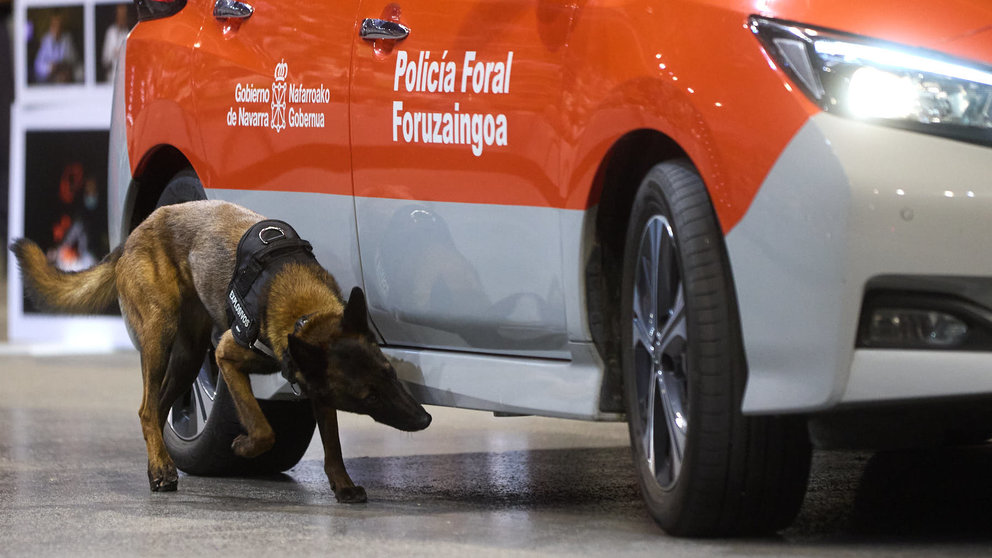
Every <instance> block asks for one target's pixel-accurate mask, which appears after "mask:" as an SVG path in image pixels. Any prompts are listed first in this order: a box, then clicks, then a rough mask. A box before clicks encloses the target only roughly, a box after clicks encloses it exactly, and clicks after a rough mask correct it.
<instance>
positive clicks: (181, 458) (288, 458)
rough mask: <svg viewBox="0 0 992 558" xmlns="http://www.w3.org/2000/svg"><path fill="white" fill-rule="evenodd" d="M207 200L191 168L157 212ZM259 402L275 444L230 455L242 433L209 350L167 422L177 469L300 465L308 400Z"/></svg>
mask: <svg viewBox="0 0 992 558" xmlns="http://www.w3.org/2000/svg"><path fill="white" fill-rule="evenodd" d="M205 199H207V196H206V194H205V192H204V190H203V185H202V184H201V183H200V180H199V178H197V176H196V173H194V172H193V170H192V169H187V170H184V171H182V172H180V173H178V174H177V175H176V176H175V177H173V178H172V180H170V181H169V184H168V185H166V187H165V189H164V190H163V191H162V194H161V195H160V196H159V199H158V203H157V204H156V206H155V208H156V209H158V208H159V207H162V206H164V205H172V204H176V203H182V202H187V201H193V200H205ZM258 403H259V406H261V408H262V412H263V413H264V414H265V418H266V419H268V421H269V424H270V425H271V426H272V430H273V432H275V436H276V443H275V445H274V446H273V447H272V449H270V450H269V451H267V452H265V453H263V454H262V455H259V456H258V457H255V458H252V459H245V458H243V457H240V456H238V455H235V454H234V452H233V451H232V450H231V443H232V442H233V441H234V438H236V437H237V436H238V435H239V434H242V433H243V432H244V429H243V428H242V427H241V423H240V422H239V421H238V416H237V411H236V410H235V408H234V401H233V400H232V399H231V395H230V393H229V392H228V390H227V385H226V384H224V381H223V378H221V377H220V375H219V374H218V370H217V363H216V361H215V360H214V351H213V348H210V349H209V350H208V351H207V354H206V355H205V356H204V359H203V364H202V365H201V367H200V372H199V374H198V375H197V377H196V380H195V381H194V382H193V385H192V386H191V387H190V389H189V391H187V392H186V393H184V394H182V395H180V396H179V398H178V399H177V400H176V401H175V402H174V403H173V404H172V406H171V408H170V411H169V414H168V416H167V417H166V421H165V428H164V429H163V438H164V439H165V447H166V449H167V450H168V452H169V455H170V456H172V460H173V461H175V463H176V467H178V468H179V469H181V470H183V471H185V472H186V473H188V474H191V475H202V476H239V475H265V474H271V473H278V472H281V471H285V470H287V469H290V468H292V467H293V466H294V465H296V464H297V463H298V462H299V461H300V459H301V458H302V457H303V454H304V453H305V452H306V450H307V447H308V446H309V445H310V440H311V439H312V438H313V431H314V427H315V424H316V421H315V420H314V417H313V411H312V410H311V408H310V402H309V400H306V399H299V400H287V401H277V400H265V399H260V400H259V401H258Z"/></svg>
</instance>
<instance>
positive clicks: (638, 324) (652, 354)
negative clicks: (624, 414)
mask: <svg viewBox="0 0 992 558" xmlns="http://www.w3.org/2000/svg"><path fill="white" fill-rule="evenodd" d="M676 248H677V244H676V239H675V235H674V233H673V232H672V226H671V224H670V223H669V221H668V219H666V218H665V217H663V216H660V215H655V216H653V217H652V218H651V219H650V220H648V222H647V223H645V225H644V228H643V230H642V233H641V239H640V245H639V247H638V252H637V260H636V265H637V268H636V270H635V276H634V296H633V301H632V304H633V314H632V315H633V319H632V322H633V323H632V324H631V327H632V328H633V351H634V375H635V383H636V386H635V387H636V394H637V415H638V416H636V417H634V420H636V421H637V422H636V423H635V425H636V426H637V432H638V435H637V439H636V440H635V443H636V444H639V447H640V450H641V452H640V453H641V455H642V458H643V460H644V461H645V465H646V466H647V470H648V471H649V472H650V474H651V477H652V478H653V479H654V481H655V482H656V483H657V484H658V486H659V487H661V488H669V487H671V486H672V485H673V484H675V481H676V480H678V477H679V473H680V472H681V470H682V463H683V459H684V456H685V448H686V435H687V432H688V428H689V423H688V404H687V403H688V398H687V381H686V350H687V344H686V308H685V290H684V286H683V283H682V273H681V269H680V264H679V259H678V254H677V252H676Z"/></svg>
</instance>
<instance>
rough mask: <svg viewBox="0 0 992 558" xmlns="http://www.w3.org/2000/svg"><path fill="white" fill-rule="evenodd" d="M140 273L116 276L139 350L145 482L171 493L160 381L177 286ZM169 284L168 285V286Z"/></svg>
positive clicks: (171, 336) (172, 471) (174, 478)
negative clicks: (146, 277) (151, 279)
mask: <svg viewBox="0 0 992 558" xmlns="http://www.w3.org/2000/svg"><path fill="white" fill-rule="evenodd" d="M143 277H145V276H144V275H143V274H141V273H130V274H127V275H123V276H119V279H118V291H119V293H120V301H121V310H122V311H123V313H124V317H125V319H127V321H128V323H129V324H130V325H131V327H132V329H133V330H134V332H135V335H136V337H137V342H138V345H139V349H140V351H141V375H142V379H143V390H142V394H141V407H140V408H139V409H138V417H139V419H140V420H141V431H142V433H143V434H144V437H145V445H146V446H147V450H148V485H149V487H150V488H151V490H152V492H171V491H174V490H176V488H177V486H178V484H179V475H178V473H177V472H176V465H175V463H173V461H172V458H171V457H169V453H168V452H167V451H166V449H165V441H164V440H163V439H162V425H163V424H164V421H165V418H164V417H163V416H160V410H159V402H160V400H161V389H162V383H163V382H164V380H165V375H166V368H167V366H168V363H169V354H170V351H171V348H172V345H173V341H174V340H175V337H176V324H177V322H178V315H179V311H178V310H179V289H178V287H177V286H175V285H176V283H175V282H172V283H171V284H170V283H167V282H164V281H159V282H155V283H154V284H150V282H149V281H145V280H143ZM170 287H171V288H170Z"/></svg>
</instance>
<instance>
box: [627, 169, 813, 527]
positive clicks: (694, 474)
mask: <svg viewBox="0 0 992 558" xmlns="http://www.w3.org/2000/svg"><path fill="white" fill-rule="evenodd" d="M621 297H622V307H621V319H622V322H621V342H622V345H621V350H622V353H621V361H622V367H623V379H624V399H625V407H626V410H627V417H628V427H629V432H630V439H631V446H632V453H633V458H634V465H635V468H636V470H637V477H638V481H639V484H640V488H641V493H642V495H643V497H644V500H645V503H646V504H647V507H648V510H649V512H650V514H651V516H652V517H653V518H654V520H655V521H656V522H657V523H658V524H659V525H660V526H661V527H662V528H663V529H664V530H665V531H666V532H668V533H669V534H672V535H679V536H730V535H755V534H765V533H769V532H773V531H776V530H778V529H781V528H784V527H786V526H788V525H789V524H790V523H791V522H792V520H793V519H794V518H795V516H796V514H797V513H798V512H799V508H800V506H801V504H802V500H803V496H804V494H805V491H806V482H807V479H808V475H809V467H810V456H811V447H810V443H809V436H808V434H807V431H806V424H805V420H804V419H803V418H802V417H746V416H744V415H742V414H741V411H740V409H741V399H742V396H743V391H744V385H745V379H746V372H747V368H746V362H745V359H744V349H743V342H742V340H741V332H740V325H739V320H738V316H737V302H736V297H735V294H734V289H733V281H732V278H731V274H730V266H729V261H728V259H727V255H726V251H725V248H724V244H723V235H722V232H721V229H720V227H719V224H718V222H717V219H716V215H715V213H714V211H713V207H712V204H711V202H710V199H709V195H708V194H707V191H706V188H705V186H704V184H703V182H702V179H701V178H700V177H699V175H698V174H697V173H696V171H695V169H694V168H693V167H692V165H691V164H690V163H689V162H688V161H684V160H678V161H672V162H666V163H662V164H659V165H657V166H655V167H654V168H652V169H651V170H650V171H649V172H648V174H647V175H646V177H645V178H644V180H643V182H642V183H641V185H640V187H639V189H638V192H637V195H636V198H635V201H634V205H633V210H632V215H631V219H630V225H629V227H628V229H627V237H626V244H625V252H624V267H623V286H622V291H621Z"/></svg>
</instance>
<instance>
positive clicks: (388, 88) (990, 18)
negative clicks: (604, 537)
mask: <svg viewBox="0 0 992 558" xmlns="http://www.w3.org/2000/svg"><path fill="white" fill-rule="evenodd" d="M249 4H250V5H249ZM137 5H138V8H139V13H140V15H141V19H142V21H140V22H139V23H138V25H137V26H136V27H135V29H134V30H133V31H132V33H131V35H130V37H129V39H128V41H127V43H126V49H123V54H122V58H121V60H120V62H119V67H118V72H117V77H116V86H115V87H116V89H115V101H114V113H113V114H114V121H113V127H112V131H111V184H110V190H111V197H110V203H111V215H110V224H111V230H112V231H113V232H112V236H113V235H116V237H114V238H115V239H116V240H120V239H121V238H123V237H124V236H126V235H127V234H128V232H129V231H130V230H131V228H133V227H134V226H135V225H136V224H137V223H139V222H140V221H141V220H142V219H143V218H144V217H145V216H147V215H148V214H149V213H150V212H151V211H152V210H154V208H155V207H156V206H157V205H160V204H163V203H170V202H175V201H182V200H187V199H195V198H199V197H204V196H205V197H208V198H216V199H225V200H231V201H235V202H237V203H240V204H242V205H245V206H248V207H250V208H252V209H255V210H257V211H259V212H261V213H263V214H265V215H266V216H268V217H271V218H280V219H285V220H287V221H289V222H291V223H292V224H293V225H294V227H296V228H297V230H298V231H299V232H300V233H301V235H302V236H303V237H305V238H307V239H309V240H310V241H311V242H312V243H313V245H314V247H315V251H316V253H317V256H318V259H319V260H320V262H321V263H322V264H323V265H324V266H325V267H327V268H328V269H329V270H330V271H331V272H332V273H334V274H335V276H336V277H337V280H338V282H339V283H340V284H341V286H342V288H343V289H344V290H345V291H346V292H347V291H348V290H349V289H350V288H351V287H352V286H354V285H359V286H361V287H363V288H364V289H365V292H366V296H367V298H368V302H369V306H370V313H371V319H372V321H373V323H374V326H375V329H376V330H377V332H378V334H379V336H380V338H381V342H382V345H383V349H384V351H385V352H386V354H388V355H389V356H390V357H391V358H393V359H394V362H395V364H396V368H397V370H398V372H399V374H400V376H401V377H402V378H403V379H405V380H406V381H408V382H409V384H410V385H411V387H412V389H413V391H414V393H415V394H416V396H417V397H418V398H420V399H421V400H422V401H423V402H424V403H429V404H436V405H448V406H455V407H464V408H471V409H480V410H486V411H493V412H496V413H511V414H538V415H547V416H554V417H564V418H574V419H585V420H622V419H623V418H624V417H626V419H627V420H628V421H629V424H630V432H631V440H632V445H633V453H634V463H635V466H636V468H637V471H638V475H639V478H640V481H641V487H642V492H643V494H644V496H645V500H646V502H647V503H648V507H649V509H650V511H651V513H652V515H653V516H654V518H655V519H656V520H657V521H658V522H659V523H660V524H661V526H662V527H663V528H664V529H666V530H667V531H669V532H671V533H675V534H686V535H713V534H731V533H753V532H767V531H771V530H775V529H778V528H781V527H784V526H786V525H788V524H789V523H790V522H791V520H792V518H793V517H794V516H795V514H796V513H797V511H798V509H799V506H800V504H801V502H802V497H803V493H804V491H805V488H806V477H807V474H808V470H809V458H810V447H811V446H810V441H811V439H812V441H813V442H815V443H816V444H817V445H819V446H836V445H852V444H858V445H867V446H869V447H877V446H879V445H882V444H883V443H885V444H894V443H905V442H912V443H924V442H925V443H943V442H947V441H961V440H980V439H984V438H987V437H988V434H989V433H990V432H992V413H990V412H988V411H986V410H985V407H987V406H990V405H988V402H989V401H990V396H992V353H990V350H992V310H990V308H992V254H990V251H989V249H988V247H987V243H986V237H987V235H988V234H989V231H990V230H992V228H990V225H989V223H992V179H990V177H992V150H990V146H992V5H990V4H988V3H984V2H976V1H969V0H950V1H949V2H945V3H943V4H942V5H941V7H940V9H939V10H935V9H933V6H932V5H931V3H925V2H922V1H916V0H913V1H899V2H896V1H884V2H882V1H877V2H836V1H822V0H804V1H798V0H797V1H792V0H784V1H777V2H772V1H763V0H761V1H752V0H749V1H744V0H674V1H671V2H653V1H649V0H626V1H622V2H614V1H610V2H597V1H580V2H560V1H557V0H539V1H537V2H504V1H496V0H440V1H432V2H427V1H423V0H407V1H403V2H400V3H395V4H387V3H383V2H379V3H372V2H368V1H367V0H354V1H352V2H322V1H313V0H306V1H303V0H280V1H278V2H275V1H271V0H248V3H244V2H240V1H238V0H216V1H215V0H189V1H188V3H187V2H186V1H185V0H137ZM112 240H113V239H112ZM209 364H210V362H209V359H208V360H207V363H206V365H205V368H204V372H203V374H201V378H200V380H198V382H197V384H196V386H195V389H194V390H193V391H192V392H191V394H190V395H188V396H187V397H185V398H183V399H182V400H181V401H179V402H177V404H176V406H175V407H174V409H173V414H172V416H171V418H170V423H169V426H167V427H166V430H167V435H168V439H169V440H170V442H169V443H170V450H171V451H173V454H174V457H176V456H177V455H178V457H176V461H177V463H179V466H180V468H184V469H186V470H188V471H193V472H218V471H221V470H229V471H236V470H239V468H243V467H250V466H259V467H263V468H265V467H268V468H287V467H289V466H292V465H293V464H294V463H295V462H296V460H298V459H299V456H300V455H301V454H302V451H303V449H305V447H306V441H300V440H293V439H292V436H289V435H286V436H284V437H283V438H282V440H283V445H282V446H281V447H280V448H278V451H277V452H276V453H277V454H278V455H276V456H275V457H272V456H269V458H265V459H268V461H266V460H265V459H263V460H262V461H260V462H257V463H255V464H254V465H253V464H250V463H249V464H246V463H240V464H239V463H236V462H234V461H229V459H228V458H227V457H222V458H216V457H209V456H210V455H216V454H213V453H211V452H212V451H213V450H214V449H216V448H217V447H220V448H221V449H223V448H224V447H225V446H224V444H226V443H229V438H228V439H227V441H225V439H224V438H223V436H222V435H221V434H219V433H218V432H217V430H218V429H219V428H220V426H217V425H216V423H218V422H220V421H210V420H206V419H207V418H208V415H209V414H210V413H214V414H218V413H221V412H230V409H227V410H226V411H225V409H224V405H221V406H220V407H218V405H217V404H214V405H213V406H212V408H211V405H210V402H211V401H212V399H211V398H212V397H214V396H215V390H216V389H217V388H216V387H215V386H216V384H215V383H214V378H213V377H212V376H211V374H210V366H209ZM257 380H258V381H257V382H256V384H255V388H256V394H257V395H258V397H259V398H261V399H266V400H269V401H268V403H270V404H271V405H272V406H273V408H275V407H276V406H278V407H279V408H278V409H277V410H273V411H271V412H272V413H274V414H280V416H282V419H284V420H281V421H280V420H274V421H273V422H274V423H275V424H274V426H275V427H276V428H277V438H278V437H279V436H280V435H279V433H278V432H282V431H289V430H292V429H293V428H294V427H295V426H296V425H299V424H301V422H300V421H303V423H305V422H306V421H307V420H312V419H307V418H306V417H305V416H304V413H303V412H302V411H300V409H301V408H302V407H301V406H299V405H296V406H295V407H294V401H293V398H294V397H295V396H294V395H293V393H292V391H291V389H290V387H289V386H286V385H283V384H281V383H280V382H279V380H280V379H275V378H264V377H263V378H258V379H257ZM221 392H223V388H221ZM222 395H223V394H222V393H220V394H218V395H217V397H219V400H220V401H224V399H223V397H222ZM214 401H216V400H214ZM225 405H228V404H227V403H225ZM310 424H311V425H312V423H310ZM297 430H299V429H298V428H297ZM304 437H305V436H304ZM308 440H309V438H307V441H308ZM230 459H233V457H231V458H230ZM259 463H262V464H263V465H258V464H259Z"/></svg>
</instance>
